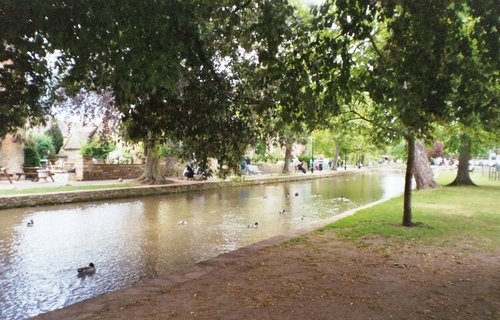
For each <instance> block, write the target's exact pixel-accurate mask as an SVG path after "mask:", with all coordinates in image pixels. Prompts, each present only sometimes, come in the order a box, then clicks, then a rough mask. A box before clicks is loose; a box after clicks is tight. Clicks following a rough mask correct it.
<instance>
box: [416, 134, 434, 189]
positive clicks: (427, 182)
mask: <svg viewBox="0 0 500 320" xmlns="http://www.w3.org/2000/svg"><path fill="white" fill-rule="evenodd" d="M413 175H414V176H415V181H416V183H417V189H418V190H420V189H431V188H438V187H439V185H438V184H437V183H436V181H434V173H433V172H432V169H431V166H430V164H429V160H428V158H427V152H426V151H425V144H424V141H423V140H422V139H418V140H417V141H416V142H415V159H414V163H413Z"/></svg>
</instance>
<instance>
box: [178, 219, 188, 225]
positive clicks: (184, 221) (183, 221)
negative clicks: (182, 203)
mask: <svg viewBox="0 0 500 320" xmlns="http://www.w3.org/2000/svg"><path fill="white" fill-rule="evenodd" d="M177 224H178V225H183V224H188V222H187V221H186V220H179V221H177Z"/></svg>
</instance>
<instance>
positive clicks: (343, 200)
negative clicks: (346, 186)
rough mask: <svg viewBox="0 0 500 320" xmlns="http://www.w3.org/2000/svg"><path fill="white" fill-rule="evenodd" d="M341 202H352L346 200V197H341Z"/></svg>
mask: <svg viewBox="0 0 500 320" xmlns="http://www.w3.org/2000/svg"><path fill="white" fill-rule="evenodd" d="M339 200H340V201H341V202H349V201H351V200H349V199H347V198H344V196H340V198H339Z"/></svg>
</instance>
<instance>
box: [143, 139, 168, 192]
mask: <svg viewBox="0 0 500 320" xmlns="http://www.w3.org/2000/svg"><path fill="white" fill-rule="evenodd" d="M155 147H156V142H155V140H154V139H153V138H151V137H150V135H148V138H147V139H146V141H145V146H144V149H145V153H146V166H145V167H144V173H143V174H142V176H141V177H139V180H141V181H142V183H143V184H164V183H167V182H168V181H167V179H165V177H164V176H163V174H162V173H161V165H160V159H159V158H158V157H157V156H156V154H155V152H154V151H155Z"/></svg>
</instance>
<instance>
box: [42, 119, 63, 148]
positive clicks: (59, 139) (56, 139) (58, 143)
mask: <svg viewBox="0 0 500 320" xmlns="http://www.w3.org/2000/svg"><path fill="white" fill-rule="evenodd" d="M45 134H46V135H47V136H49V137H50V138H51V139H52V143H53V144H54V154H58V153H59V151H60V150H61V148H62V146H63V143H64V137H63V134H62V132H61V129H60V128H59V125H58V124H57V123H54V124H52V125H51V126H50V128H49V129H48V130H47V131H45Z"/></svg>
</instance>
